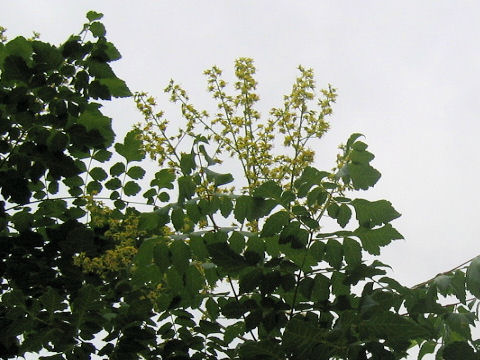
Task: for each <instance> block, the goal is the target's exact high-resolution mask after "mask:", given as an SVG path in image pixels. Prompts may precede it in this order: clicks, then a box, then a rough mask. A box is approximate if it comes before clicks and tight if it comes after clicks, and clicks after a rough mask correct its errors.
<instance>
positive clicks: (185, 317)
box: [0, 12, 480, 360]
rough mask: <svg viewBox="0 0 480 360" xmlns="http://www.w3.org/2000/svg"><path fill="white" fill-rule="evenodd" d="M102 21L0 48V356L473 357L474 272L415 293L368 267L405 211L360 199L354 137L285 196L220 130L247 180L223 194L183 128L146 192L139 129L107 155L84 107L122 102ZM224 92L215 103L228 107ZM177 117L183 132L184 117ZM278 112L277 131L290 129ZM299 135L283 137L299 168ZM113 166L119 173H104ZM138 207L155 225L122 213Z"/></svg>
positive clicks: (477, 292)
mask: <svg viewBox="0 0 480 360" xmlns="http://www.w3.org/2000/svg"><path fill="white" fill-rule="evenodd" d="M101 17H102V15H101V14H99V13H95V12H89V13H88V14H87V18H88V20H89V21H88V23H87V24H85V26H84V28H83V30H82V32H81V33H80V34H79V35H76V36H71V37H70V38H69V39H68V40H67V41H66V42H65V43H64V44H62V45H60V46H58V47H57V46H54V45H50V44H48V43H44V42H42V41H40V40H36V39H25V38H23V37H17V38H15V39H13V40H11V41H9V42H5V43H1V44H0V173H1V174H0V175H1V176H0V192H1V199H0V273H1V277H2V282H1V284H0V286H1V287H0V329H2V331H1V332H0V357H1V358H5V359H8V358H15V357H16V356H22V355H24V354H25V353H27V352H34V353H38V352H40V351H42V350H47V351H48V352H49V355H44V356H41V357H40V358H41V359H52V360H53V359H55V360H56V359H90V358H91V357H92V356H94V355H95V356H98V357H99V358H108V359H139V358H144V359H169V360H173V359H245V360H254V359H267V360H268V359H272V360H273V359H279V360H280V359H291V360H294V359H325V360H327V359H350V360H364V359H387V360H388V359H402V358H406V356H407V351H408V350H409V349H411V348H412V347H415V346H418V347H419V358H422V357H423V356H424V355H425V354H428V353H433V352H435V353H436V356H437V358H439V359H442V358H443V359H447V360H454V359H478V358H480V355H479V348H480V343H479V342H478V340H474V339H473V338H472V335H471V328H472V326H473V325H474V324H475V321H476V320H477V319H478V312H476V311H475V307H476V305H477V299H478V298H480V258H474V259H473V260H472V261H469V262H467V263H465V264H463V265H461V266H459V267H457V268H455V269H453V270H451V271H447V272H445V273H443V274H439V275H437V276H436V277H435V278H434V279H431V280H428V281H426V282H423V283H421V284H419V285H417V286H415V287H413V288H407V287H405V286H402V285H401V284H399V283H398V282H397V281H395V280H394V279H393V278H391V277H389V276H388V274H387V271H386V270H387V268H388V266H387V265H385V264H383V263H382V262H380V261H379V260H377V259H376V258H375V257H376V256H377V255H379V254H380V250H381V248H382V247H384V246H387V245H388V244H390V243H391V242H392V241H393V240H396V239H401V238H402V235H401V234H400V233H399V232H398V231H397V230H396V229H395V228H394V227H393V226H392V224H391V222H392V221H393V220H395V219H396V218H398V217H399V216H400V214H399V213H398V212H397V211H396V210H395V209H394V207H393V206H392V204H391V203H390V202H388V201H386V200H378V201H369V200H366V199H362V198H358V197H356V196H355V195H356V194H357V193H358V191H359V190H367V189H369V188H370V187H372V186H374V185H375V183H376V182H377V181H378V180H379V178H380V173H379V172H378V170H376V169H375V168H374V167H373V166H372V165H371V162H372V160H373V159H374V155H373V154H372V153H371V152H369V151H368V150H367V148H368V146H367V145H366V144H365V143H364V142H363V141H362V140H361V138H362V136H361V135H360V134H353V135H351V136H350V138H349V139H348V140H347V142H346V144H345V145H344V146H342V153H341V154H340V155H339V158H338V160H337V167H336V168H335V170H333V171H320V170H318V169H316V168H315V167H313V166H311V163H312V161H311V160H306V158H302V162H301V163H302V166H301V167H300V166H299V167H298V168H296V169H295V171H291V172H289V173H288V184H285V183H283V182H282V179H279V178H277V177H275V176H277V175H278V174H286V173H287V170H288V169H286V168H285V167H279V169H280V170H278V171H276V172H272V173H269V172H268V171H267V170H262V171H260V170H256V169H258V168H259V167H258V164H256V163H255V161H253V160H252V159H250V158H249V157H248V153H247V152H245V153H242V152H241V150H242V148H241V147H240V146H239V147H238V148H235V146H236V144H235V141H234V140H236V139H237V138H236V137H235V136H236V135H235V134H237V133H236V132H235V130H233V127H232V128H231V129H230V130H229V131H230V132H228V134H227V133H226V134H227V135H229V136H230V135H231V136H232V139H233V140H232V141H231V142H230V143H228V144H227V143H225V144H227V145H228V146H229V148H228V149H229V150H230V151H232V152H233V153H235V152H238V153H239V155H238V156H239V158H240V159H241V160H242V161H244V162H243V164H244V165H245V166H244V169H246V176H251V177H252V179H254V181H249V187H248V188H247V190H246V191H240V192H235V191H234V190H232V189H231V188H227V185H229V184H231V183H233V182H234V181H235V180H239V179H236V178H234V176H232V175H231V174H228V173H224V172H223V171H219V170H218V169H219V165H218V164H219V162H220V160H219V159H217V156H218V153H215V154H214V155H215V156H212V157H211V156H209V155H208V151H207V150H208V149H209V143H210V141H211V140H212V139H215V137H212V138H207V137H204V136H200V135H198V134H195V133H194V131H195V129H194V126H193V125H191V127H189V129H188V131H187V132H184V133H182V134H181V136H182V138H183V137H184V136H187V135H188V136H190V137H192V142H193V146H192V149H191V151H190V152H187V153H180V152H177V149H176V148H174V147H171V148H170V149H169V150H170V152H171V153H170V154H169V156H171V157H172V159H173V158H174V157H176V160H177V163H175V161H176V160H175V159H173V160H172V161H171V162H170V165H169V166H166V167H162V168H160V169H159V170H158V171H157V172H155V173H154V174H149V175H151V176H152V177H151V181H150V187H149V188H147V189H144V188H142V185H141V184H140V183H139V180H140V179H143V178H144V177H145V176H146V171H145V168H144V167H143V166H142V161H144V159H145V155H146V151H145V149H148V146H151V145H152V144H147V145H146V144H144V142H143V141H142V139H144V138H145V136H143V137H142V130H141V129H139V128H137V129H135V130H132V131H131V132H129V133H128V134H127V135H126V136H125V138H124V140H123V142H120V143H115V144H114V133H113V131H112V128H111V119H109V118H108V117H106V116H104V115H103V114H102V112H101V104H99V103H97V102H96V101H97V100H99V99H100V100H110V99H111V98H112V97H123V96H129V95H131V94H130V91H129V90H128V88H127V86H126V85H125V83H124V82H123V81H122V80H121V79H119V78H118V77H117V76H116V75H115V74H114V72H113V70H112V68H111V67H110V65H109V63H110V62H112V61H115V60H118V59H119V58H120V54H119V52H118V51H117V49H116V48H115V47H114V45H113V44H111V43H110V42H108V41H107V40H106V38H105V35H106V32H105V28H104V26H103V24H102V23H101V22H99V19H100V18H101ZM88 39H90V40H88ZM245 63H246V64H247V65H248V66H250V65H249V63H248V62H244V64H245ZM239 64H240V63H239ZM248 66H247V69H251V68H248ZM239 68H240V67H239ZM242 69H243V70H245V69H244V68H241V69H240V70H242ZM240 70H238V71H239V76H243V80H244V82H243V83H242V82H239V83H238V84H240V85H238V89H239V90H240V92H241V96H246V97H245V98H246V99H254V98H255V96H253V95H252V96H250V95H249V94H250V91H251V90H252V89H253V86H251V87H249V86H247V85H248V84H247V85H245V86H243V85H242V84H244V83H247V81H246V80H248V81H249V84H253V83H254V80H253V78H251V75H252V72H248V76H245V75H244V74H241V71H240ZM302 71H304V69H303V68H302ZM217 73H218V72H216V73H215V74H217ZM307 75H308V76H310V74H307ZM215 76H216V75H215ZM212 79H213V80H212ZM216 79H217V78H216V77H212V78H211V80H210V83H211V84H213V85H215V84H216V83H215V81H217V80H216ZM245 79H246V80H245ZM213 85H212V86H213ZM242 86H243V87H242ZM302 86H303V85H302V83H301V82H299V83H298V84H297V85H296V87H294V90H295V92H294V95H292V96H290V97H288V98H287V100H286V101H287V103H286V107H287V105H289V104H290V103H289V102H288V101H292V103H293V104H295V106H296V107H297V108H298V110H299V111H300V114H301V115H300V117H299V118H298V119H299V123H300V126H302V119H303V115H304V114H307V113H309V114H310V115H309V116H310V117H309V118H308V124H310V125H309V126H314V119H315V118H314V116H313V114H314V112H308V111H306V110H305V109H306V108H305V107H304V103H303V102H302V101H304V100H305V99H311V98H312V97H313V95H311V94H310V93H309V92H304V91H305V89H307V88H308V89H313V85H311V84H310V83H308V84H307V85H306V87H304V88H302ZM223 88H224V86H223V85H222V86H221V87H218V89H219V90H218V92H217V93H215V97H216V98H219V99H221V101H223V99H230V100H231V99H233V98H228V97H227V96H226V95H225V93H224V92H223ZM176 91H177V90H176ZM328 94H331V92H329V93H328ZM249 96H250V97H249ZM331 98H332V97H330V100H331ZM240 99H241V98H240ZM230 100H229V101H230ZM330 100H328V101H326V102H324V106H325V109H328V111H324V113H321V119H322V121H323V116H324V115H325V114H328V113H329V112H330ZM222 106H223V107H221V108H223V110H225V111H226V114H227V115H226V116H225V117H222V118H221V121H220V120H219V122H223V123H224V124H226V126H233V125H234V119H235V118H234V117H233V116H232V117H229V114H230V115H231V114H233V107H234V106H240V107H242V106H243V108H244V109H246V110H245V114H246V115H245V116H246V118H245V119H244V120H242V121H243V122H241V124H242V126H243V125H246V127H247V128H248V127H249V126H251V123H249V122H248V121H250V120H251V119H250V117H249V116H250V115H251V117H252V118H256V117H257V115H258V113H257V112H255V111H254V110H253V107H252V102H250V101H246V100H245V101H243V100H238V101H237V102H236V101H233V100H231V105H228V106H227V103H225V102H224V103H223V105H222ZM322 106H323V105H322ZM146 108H147V109H148V107H142V111H144V112H145V111H146V110H145V109H146ZM182 109H183V110H185V109H186V110H185V111H184V114H186V115H185V116H186V118H187V120H191V119H192V117H189V116H191V115H189V114H192V113H194V111H193V110H191V109H190V108H189V105H188V104H183V108H182ZM274 115H275V116H276V117H278V118H281V119H282V121H283V123H284V124H285V126H287V127H288V126H289V124H290V122H289V119H291V118H293V117H294V115H292V113H288V114H286V113H285V112H281V111H280V110H278V111H275V112H274ZM282 116H283V118H282ZM248 119H250V120H248ZM247 120H248V121H247ZM235 121H237V120H235ZM238 121H240V120H238ZM238 121H237V122H238ZM193 123H194V121H193V120H192V121H191V124H193ZM274 124H278V122H277V123H275V122H272V123H271V124H270V125H269V126H273V125H274ZM326 128H327V127H326V125H325V123H322V127H321V128H319V129H317V130H316V131H318V132H319V134H321V133H323V132H324V131H325V129H326ZM161 129H162V131H163V130H164V129H163V128H161ZM300 130H301V129H300ZM300 130H298V131H296V132H295V131H292V132H291V133H289V134H291V138H289V139H290V140H289V141H290V142H292V143H294V144H296V145H295V146H297V147H295V146H294V149H295V155H296V156H299V154H302V153H301V151H299V150H298V146H300V144H301V142H300V141H297V142H295V136H298V138H300V136H304V135H303V133H302V132H301V131H300ZM286 132H287V133H288V131H286ZM251 133H252V134H253V132H251ZM162 134H163V133H162ZM246 134H247V135H248V134H249V133H248V132H247V133H246ZM296 134H297V135H296ZM143 135H144V134H143ZM247 135H246V136H245V142H246V143H247V145H248V141H250V140H251V139H250V138H248V136H247ZM264 135H265V134H264ZM162 136H163V135H162ZM289 136H290V135H289ZM217 140H218V141H220V140H221V137H219V138H218V139H217ZM265 141H267V140H265ZM161 142H162V143H168V139H167V138H166V137H164V138H162V139H161ZM225 144H224V145H223V146H225V148H227V147H226V146H227V145H225ZM302 146H303V145H302ZM220 148H221V147H220ZM246 148H247V149H248V146H247V147H246ZM250 148H251V149H257V150H256V151H259V153H260V150H258V149H260V148H255V147H254V146H253V145H251V147H250ZM262 149H263V150H261V151H263V152H261V153H262V154H263V155H262V156H264V158H265V159H269V160H268V161H274V157H268V156H267V155H268V154H267V152H266V151H267V150H268V147H265V148H262ZM114 152H115V153H116V159H121V160H119V161H112V163H108V165H107V162H108V161H109V160H110V159H111V158H112V153H114ZM265 154H267V155H265ZM309 156H310V155H309ZM167 157H168V156H167ZM281 159H283V160H282V161H284V162H285V159H288V162H287V163H288V164H291V163H292V164H293V163H295V160H296V158H295V157H292V158H286V157H283V158H281ZM309 161H310V166H307V165H306V164H307V163H308V162H309ZM175 164H176V165H175ZM259 174H260V175H261V174H263V175H265V174H273V175H272V177H273V178H271V179H268V178H267V179H265V178H262V177H261V176H260V175H259ZM105 194H107V195H108V196H104V195H105ZM137 194H141V195H142V196H143V197H144V198H145V199H146V203H147V204H148V205H150V206H152V211H149V212H139V211H138V210H136V209H135V208H134V206H133V205H134V203H133V200H134V198H133V196H135V195H137ZM174 197H176V199H175V200H173V198H174ZM101 199H103V200H105V201H109V202H110V203H111V204H112V208H109V209H107V208H106V207H105V206H104V205H102V204H101V203H99V200H101ZM102 217H103V218H102ZM226 224H228V226H227V225H226ZM126 250H128V254H130V255H129V256H132V258H129V257H128V256H127V255H125V254H126ZM132 254H133V255H132ZM92 264H94V265H92ZM98 269H101V271H99V270H98ZM469 296H473V298H471V299H469ZM452 299H454V300H453V302H452V303H447V302H446V301H447V300H452ZM100 340H101V341H100ZM99 344H100V345H99Z"/></svg>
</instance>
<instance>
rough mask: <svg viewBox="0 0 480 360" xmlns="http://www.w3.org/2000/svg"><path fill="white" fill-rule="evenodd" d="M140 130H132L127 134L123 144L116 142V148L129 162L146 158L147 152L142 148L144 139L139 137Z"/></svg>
mask: <svg viewBox="0 0 480 360" xmlns="http://www.w3.org/2000/svg"><path fill="white" fill-rule="evenodd" d="M139 136H140V131H139V130H132V131H129V132H128V133H127V135H125V138H124V140H123V144H121V143H117V144H115V150H117V152H118V154H120V155H121V156H123V157H124V158H125V160H127V162H130V161H140V160H143V159H144V158H145V152H144V151H143V150H142V141H141V140H140V139H139Z"/></svg>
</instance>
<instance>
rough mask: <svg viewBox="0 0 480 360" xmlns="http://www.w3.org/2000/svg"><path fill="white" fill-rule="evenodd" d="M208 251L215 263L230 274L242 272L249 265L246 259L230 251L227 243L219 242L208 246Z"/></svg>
mask: <svg viewBox="0 0 480 360" xmlns="http://www.w3.org/2000/svg"><path fill="white" fill-rule="evenodd" d="M207 249H208V252H209V253H210V256H211V257H212V261H213V263H214V264H215V265H218V266H220V267H221V268H224V269H225V270H226V271H228V272H235V271H238V270H241V269H243V268H244V267H245V266H246V265H247V264H246V262H245V259H244V258H243V257H242V256H240V255H239V254H237V253H236V252H235V251H233V250H232V249H230V247H229V246H228V245H227V244H226V243H222V242H217V243H213V244H208V245H207Z"/></svg>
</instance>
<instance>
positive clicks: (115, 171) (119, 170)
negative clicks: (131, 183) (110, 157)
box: [110, 162, 125, 176]
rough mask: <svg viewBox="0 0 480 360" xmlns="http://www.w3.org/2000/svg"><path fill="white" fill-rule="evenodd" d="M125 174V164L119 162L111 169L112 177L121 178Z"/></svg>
mask: <svg viewBox="0 0 480 360" xmlns="http://www.w3.org/2000/svg"><path fill="white" fill-rule="evenodd" d="M124 172H125V164H124V163H122V162H117V163H115V164H114V165H112V167H110V175H112V176H119V175H121V174H123V173H124Z"/></svg>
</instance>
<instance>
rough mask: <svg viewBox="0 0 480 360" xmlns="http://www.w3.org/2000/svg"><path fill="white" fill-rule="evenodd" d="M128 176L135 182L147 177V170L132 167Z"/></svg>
mask: <svg viewBox="0 0 480 360" xmlns="http://www.w3.org/2000/svg"><path fill="white" fill-rule="evenodd" d="M127 175H128V176H129V177H130V178H132V179H135V180H138V179H142V178H143V177H144V176H145V170H144V169H143V168H141V167H140V166H132V167H131V168H130V169H128V171H127Z"/></svg>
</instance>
